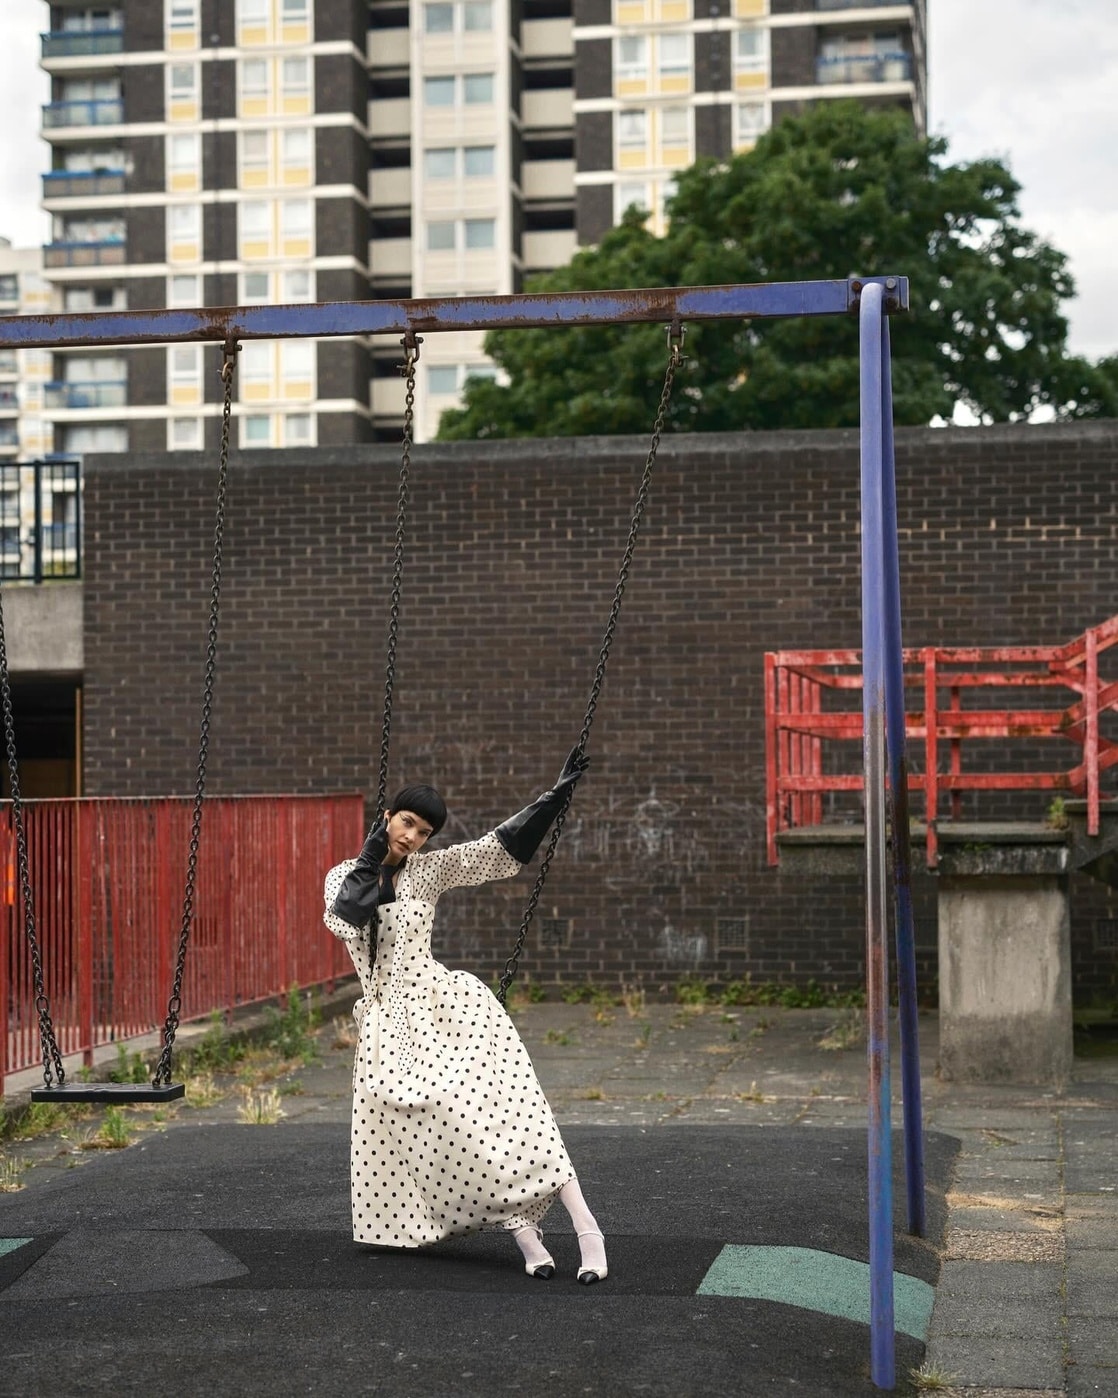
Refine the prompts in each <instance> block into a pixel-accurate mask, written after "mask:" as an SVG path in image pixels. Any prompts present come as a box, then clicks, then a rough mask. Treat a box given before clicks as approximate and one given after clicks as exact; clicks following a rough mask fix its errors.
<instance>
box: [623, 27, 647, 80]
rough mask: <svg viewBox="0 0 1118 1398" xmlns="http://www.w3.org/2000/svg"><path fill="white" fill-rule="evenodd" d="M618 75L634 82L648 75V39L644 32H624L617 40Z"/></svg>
mask: <svg viewBox="0 0 1118 1398" xmlns="http://www.w3.org/2000/svg"><path fill="white" fill-rule="evenodd" d="M616 65H617V76H618V78H620V79H621V80H622V81H625V82H633V81H637V80H639V79H643V78H647V77H648V39H647V37H646V36H645V35H644V34H622V35H621V36H620V37H619V38H618V40H617V59H616Z"/></svg>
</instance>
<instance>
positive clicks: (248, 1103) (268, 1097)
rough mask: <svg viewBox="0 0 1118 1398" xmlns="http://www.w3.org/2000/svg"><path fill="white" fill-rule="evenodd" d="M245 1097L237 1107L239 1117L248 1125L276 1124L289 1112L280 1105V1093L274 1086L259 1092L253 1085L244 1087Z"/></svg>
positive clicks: (242, 1092)
mask: <svg viewBox="0 0 1118 1398" xmlns="http://www.w3.org/2000/svg"><path fill="white" fill-rule="evenodd" d="M241 1096H242V1098H243V1099H244V1100H243V1101H242V1103H241V1105H240V1106H239V1107H238V1108H237V1117H238V1119H239V1120H241V1121H243V1122H244V1123H245V1124H246V1125H248V1126H274V1125H275V1124H276V1122H277V1121H279V1119H280V1117H283V1116H286V1115H287V1113H286V1112H285V1111H284V1109H283V1108H282V1107H281V1106H280V1095H279V1093H278V1092H277V1091H276V1090H275V1089H274V1088H267V1089H264V1090H261V1091H259V1092H257V1091H254V1090H253V1089H252V1088H251V1087H243V1088H242V1089H241Z"/></svg>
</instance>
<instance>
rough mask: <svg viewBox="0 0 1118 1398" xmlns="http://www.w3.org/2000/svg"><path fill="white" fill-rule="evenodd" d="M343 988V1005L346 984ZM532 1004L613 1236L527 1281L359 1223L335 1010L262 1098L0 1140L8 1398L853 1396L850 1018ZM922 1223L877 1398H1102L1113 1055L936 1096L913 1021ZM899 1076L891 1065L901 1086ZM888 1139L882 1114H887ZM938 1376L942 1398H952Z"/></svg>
mask: <svg viewBox="0 0 1118 1398" xmlns="http://www.w3.org/2000/svg"><path fill="white" fill-rule="evenodd" d="M349 998H350V999H352V994H351V995H350V996H349ZM630 1008H631V1012H630V1011H629V1010H626V1009H625V1008H624V1007H613V1008H611V1009H608V1010H603V1009H601V1008H596V1007H594V1006H591V1005H567V1004H564V1003H543V1004H524V1005H521V1006H519V1007H518V1008H517V1010H516V1019H517V1022H518V1024H519V1027H520V1029H521V1032H522V1034H523V1035H524V1038H525V1041H526V1043H527V1044H528V1047H529V1050H530V1051H531V1053H532V1057H533V1060H534V1061H535V1063H536V1066H537V1070H538V1071H539V1074H540V1078H541V1080H542V1082H543V1084H544V1087H545V1090H546V1091H547V1093H548V1096H549V1098H550V1100H551V1101H552V1104H553V1106H554V1108H555V1110H556V1115H557V1117H558V1118H559V1121H560V1123H561V1124H562V1126H563V1128H564V1136H565V1138H566V1140H567V1143H568V1147H569V1149H570V1152H571V1155H572V1158H573V1159H574V1160H575V1163H576V1168H577V1169H578V1170H579V1175H580V1178H581V1180H582V1183H583V1188H584V1191H585V1193H586V1195H587V1198H588V1199H589V1200H590V1202H591V1205H592V1207H593V1208H594V1210H595V1212H596V1213H597V1216H598V1218H599V1221H600V1222H601V1224H602V1225H603V1228H604V1230H605V1232H606V1234H607V1237H608V1245H609V1258H610V1275H609V1277H608V1279H607V1280H606V1281H605V1282H604V1283H602V1284H600V1285H599V1286H597V1287H580V1286H578V1285H577V1284H576V1282H575V1280H574V1273H575V1268H576V1265H577V1251H576V1246H575V1242H574V1239H573V1237H572V1236H571V1235H570V1233H569V1232H568V1231H565V1229H564V1225H565V1222H566V1219H565V1214H564V1213H563V1211H562V1209H561V1208H559V1207H557V1208H556V1209H555V1210H554V1211H553V1212H552V1214H551V1215H549V1217H548V1220H547V1222H546V1224H545V1236H546V1241H547V1243H548V1246H549V1247H550V1248H551V1251H552V1252H553V1254H554V1256H555V1259H556V1263H557V1265H558V1275H557V1276H556V1278H555V1279H554V1280H552V1281H551V1282H546V1283H545V1282H539V1281H534V1280H532V1279H530V1278H528V1277H526V1276H525V1274H524V1271H523V1268H522V1266H521V1264H520V1259H519V1253H518V1252H517V1251H516V1248H515V1245H514V1244H513V1243H512V1241H511V1239H509V1238H508V1237H506V1236H504V1235H502V1234H498V1233H484V1234H481V1235H477V1236H475V1237H472V1238H467V1239H463V1240H460V1241H457V1242H455V1243H452V1244H444V1245H440V1246H439V1247H436V1248H431V1249H425V1250H423V1251H422V1252H419V1253H414V1252H410V1253H404V1252H392V1251H389V1250H383V1249H370V1248H362V1247H359V1246H357V1245H356V1244H354V1243H353V1241H352V1238H351V1235H350V1231H349V1206H348V1134H347V1122H348V1110H349V1088H350V1069H351V1057H352V1048H351V1047H350V1045H349V1044H347V1043H346V1042H345V1040H346V1038H347V1037H348V1036H347V1035H346V1033H345V1032H344V1021H341V1020H339V1021H338V1027H339V1031H341V1032H338V1031H336V1030H335V1028H334V1027H333V1026H332V1025H331V1026H328V1027H327V1028H326V1029H325V1030H324V1031H323V1032H322V1033H321V1034H320V1035H319V1050H320V1051H319V1056H318V1058H317V1059H316V1060H315V1061H314V1062H313V1063H312V1064H310V1065H309V1066H307V1067H300V1068H297V1069H292V1070H291V1071H290V1072H289V1073H287V1074H286V1075H285V1076H284V1078H282V1079H281V1080H279V1081H278V1082H277V1083H275V1084H274V1085H273V1086H274V1088H275V1089H276V1090H277V1091H278V1092H279V1093H280V1096H279V1098H278V1101H279V1102H280V1103H282V1111H283V1113H284V1115H283V1116H282V1117H280V1118H279V1119H278V1121H276V1122H275V1124H271V1125H250V1124H248V1123H247V1122H246V1121H244V1120H242V1119H241V1118H242V1114H243V1109H244V1104H245V1103H244V1099H243V1098H242V1097H240V1096H238V1094H236V1093H232V1094H231V1095H229V1096H228V1097H226V1098H225V1099H224V1100H222V1101H219V1102H215V1103H213V1104H212V1105H208V1106H189V1107H185V1108H180V1109H179V1110H177V1111H175V1112H173V1113H172V1112H166V1113H164V1119H163V1120H162V1121H161V1122H160V1123H158V1124H153V1123H152V1121H151V1113H150V1111H148V1112H145V1113H140V1114H137V1117H136V1120H137V1121H141V1120H143V1121H144V1123H145V1126H146V1129H145V1130H143V1131H142V1133H141V1134H139V1136H138V1138H137V1140H136V1142H135V1143H134V1144H132V1145H130V1146H129V1147H127V1148H126V1149H122V1150H116V1151H104V1150H96V1151H94V1150H89V1149H85V1148H84V1147H85V1146H86V1145H88V1144H89V1140H88V1136H89V1132H90V1131H91V1130H93V1129H95V1126H96V1122H95V1121H94V1122H92V1123H89V1124H86V1125H85V1126H84V1128H83V1130H84V1131H85V1139H83V1137H82V1133H81V1131H80V1130H79V1131H71V1132H70V1133H68V1136H67V1138H66V1139H63V1138H62V1137H60V1136H53V1137H50V1136H48V1137H44V1138H39V1139H37V1140H35V1141H29V1142H26V1143H19V1142H15V1143H11V1144H10V1145H9V1146H8V1148H7V1151H8V1154H9V1155H10V1156H11V1155H13V1154H18V1156H19V1157H20V1159H19V1163H20V1165H21V1166H23V1167H25V1168H23V1169H22V1172H21V1173H20V1174H19V1176H18V1181H19V1183H20V1184H21V1185H22V1186H23V1188H21V1189H19V1190H18V1191H17V1192H11V1193H2V1194H0V1394H5V1395H7V1394H12V1395H25V1394H26V1395H38V1394H43V1395H47V1394H49V1395H63V1396H65V1395H70V1394H75V1395H77V1394H86V1393H99V1394H100V1393H109V1392H111V1393H121V1394H132V1393H136V1394H139V1393H143V1394H153V1395H162V1394H172V1393H182V1392H188V1393H192V1392H195V1391H197V1392H206V1393H213V1394H234V1393H238V1394H257V1393H259V1394H264V1393H268V1394H280V1395H283V1394H304V1393H313V1394H318V1393H322V1394H333V1393H338V1394H342V1393H369V1394H383V1395H405V1394H406V1395H409V1398H423V1396H425V1395H431V1396H432V1398H435V1396H437V1398H443V1395H447V1396H448V1398H458V1396H459V1395H461V1398H473V1395H488V1394H500V1393H507V1392H517V1393H523V1392H531V1391H533V1390H535V1389H536V1388H539V1389H541V1390H546V1391H547V1392H548V1393H549V1394H554V1395H555V1396H556V1398H566V1395H576V1394H577V1395H582V1394H588V1395H607V1394H630V1393H631V1394H652V1395H690V1394H695V1395H699V1394H710V1395H721V1394H727V1395H729V1394H770V1393H771V1394H784V1393H788V1394H807V1395H813V1396H815V1395H817V1398H830V1395H848V1394H869V1393H873V1392H875V1391H878V1390H876V1389H875V1387H874V1385H873V1384H872V1383H871V1381H870V1378H869V1326H868V1323H867V1322H868V1317H867V1315H866V1304H867V1299H866V1298H867V1295H868V1285H867V1267H866V1262H867V1259H868V1226H867V1202H866V1191H867V1186H866V1136H865V1118H866V1110H865V1053H864V1043H863V1042H862V1040H861V1037H860V1034H859V1032H858V1025H857V1023H856V1021H855V1020H854V1018H853V1017H852V1016H851V1014H850V1013H849V1012H844V1011H825V1010H784V1009H775V1008H774V1009H768V1008H765V1009H748V1010H747V1009H742V1010H730V1011H726V1010H723V1009H721V1008H719V1007H711V1006H704V1007H698V1008H695V1009H690V1008H682V1007H673V1006H667V1005H648V1006H645V1005H634V1006H631V1007H630ZM921 1030H922V1034H921V1050H922V1052H921V1058H922V1066H923V1080H924V1097H925V1109H926V1112H925V1122H926V1134H925V1149H926V1161H927V1176H928V1178H927V1193H926V1200H927V1209H928V1229H927V1233H928V1236H927V1238H926V1239H914V1238H910V1237H908V1236H907V1234H906V1233H905V1222H904V1185H903V1180H902V1178H901V1156H902V1152H901V1145H900V1139H899V1135H898V1139H897V1142H896V1147H895V1151H894V1155H895V1162H896V1167H897V1169H896V1175H897V1178H896V1182H895V1205H896V1210H895V1211H896V1222H897V1227H896V1232H895V1268H896V1278H895V1280H896V1287H895V1295H896V1308H897V1327H898V1333H897V1335H896V1361H897V1389H898V1391H901V1392H904V1391H913V1390H912V1388H911V1383H910V1375H911V1374H912V1373H913V1371H915V1370H917V1369H918V1368H920V1366H921V1365H923V1366H924V1372H925V1376H926V1378H925V1381H926V1382H939V1383H940V1385H941V1387H940V1389H939V1391H941V1392H948V1393H951V1392H954V1393H961V1394H969V1395H972V1398H978V1395H980V1394H981V1395H989V1394H994V1393H1013V1394H1014V1395H1015V1398H1024V1395H1026V1394H1028V1395H1033V1394H1044V1395H1045V1396H1046V1398H1048V1396H1049V1395H1054V1394H1056V1393H1060V1394H1063V1393H1068V1394H1079V1393H1104V1394H1111V1395H1115V1394H1118V1339H1116V1336H1118V1328H1116V1327H1115V1325H1114V1319H1115V1318H1116V1316H1115V1311H1116V1310H1118V1306H1116V1304H1115V1300H1114V1292H1115V1287H1114V1278H1115V1275H1116V1273H1115V1270H1114V1267H1113V1264H1114V1262H1115V1261H1116V1260H1118V1208H1116V1207H1115V1205H1116V1201H1115V1198H1114V1189H1113V1183H1112V1181H1113V1180H1114V1173H1115V1172H1114V1169H1113V1159H1114V1149H1113V1148H1114V1144H1115V1136H1116V1135H1118V1118H1116V1109H1118V1071H1115V1068H1116V1066H1118V1065H1116V1064H1115V1060H1113V1059H1099V1060H1086V1061H1081V1062H1079V1063H1078V1064H1077V1075H1076V1082H1075V1083H1074V1084H1073V1086H1072V1088H1071V1089H1069V1091H1068V1092H1067V1093H1066V1094H1064V1095H1063V1096H1061V1097H1056V1096H1054V1095H1051V1094H1046V1093H1043V1092H1039V1091H1036V1090H1033V1089H1021V1088H1016V1089H1014V1088H984V1087H983V1088H975V1087H970V1088H966V1087H958V1086H954V1085H951V1084H945V1083H942V1082H940V1081H939V1079H938V1078H937V1077H936V1074H935V1055H936V1021H935V1017H934V1016H929V1017H926V1018H924V1019H923V1020H922V1021H921ZM898 1080H899V1065H898V1064H896V1063H895V1071H894V1083H896V1082H897V1081H898ZM894 1121H895V1124H897V1125H899V1122H900V1111H899V1106H898V1108H897V1109H896V1111H895V1116H894ZM944 1385H946V1386H944Z"/></svg>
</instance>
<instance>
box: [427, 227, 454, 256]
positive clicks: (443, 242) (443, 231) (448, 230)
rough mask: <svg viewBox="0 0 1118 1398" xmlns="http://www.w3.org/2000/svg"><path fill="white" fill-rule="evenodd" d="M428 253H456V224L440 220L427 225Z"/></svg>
mask: <svg viewBox="0 0 1118 1398" xmlns="http://www.w3.org/2000/svg"><path fill="white" fill-rule="evenodd" d="M427 251H428V252H453V251H454V223H453V222H452V221H447V220H439V221H438V222H435V223H429V224H428V225H427Z"/></svg>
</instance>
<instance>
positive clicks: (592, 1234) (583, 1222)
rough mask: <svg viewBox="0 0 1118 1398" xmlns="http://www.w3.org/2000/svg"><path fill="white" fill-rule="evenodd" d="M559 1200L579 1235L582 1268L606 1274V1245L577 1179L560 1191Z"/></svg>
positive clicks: (568, 1182)
mask: <svg viewBox="0 0 1118 1398" xmlns="http://www.w3.org/2000/svg"><path fill="white" fill-rule="evenodd" d="M559 1199H560V1201H561V1202H562V1204H563V1207H564V1208H565V1209H566V1210H567V1212H568V1213H569V1214H570V1216H571V1223H572V1224H573V1226H574V1230H575V1232H576V1233H577V1234H578V1250H579V1255H580V1257H581V1259H582V1266H583V1267H585V1268H588V1269H589V1270H590V1271H594V1272H600V1273H603V1274H604V1273H605V1270H606V1244H605V1239H604V1238H603V1237H602V1230H601V1229H600V1228H599V1227H598V1221H597V1219H596V1218H595V1217H594V1215H593V1214H592V1213H591V1212H590V1206H589V1205H588V1204H587V1202H586V1200H585V1198H584V1197H583V1193H582V1189H581V1187H580V1186H579V1182H578V1180H577V1179H574V1180H568V1181H567V1183H566V1184H565V1185H564V1186H563V1188H562V1189H561V1190H560V1191H559Z"/></svg>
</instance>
